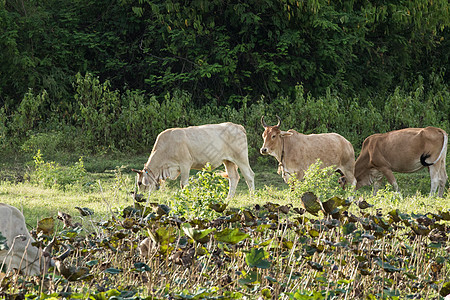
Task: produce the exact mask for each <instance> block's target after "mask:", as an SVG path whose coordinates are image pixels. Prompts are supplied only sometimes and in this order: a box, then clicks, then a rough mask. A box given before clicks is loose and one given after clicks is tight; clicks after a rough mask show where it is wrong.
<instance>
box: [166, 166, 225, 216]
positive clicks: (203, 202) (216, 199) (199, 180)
mask: <svg viewBox="0 0 450 300" xmlns="http://www.w3.org/2000/svg"><path fill="white" fill-rule="evenodd" d="M227 193H228V184H227V180H226V179H224V178H223V177H222V176H221V175H220V174H218V173H217V172H212V170H211V166H210V165H209V164H207V165H206V166H205V168H203V170H202V171H199V172H197V174H196V175H194V176H191V177H190V178H189V185H188V186H186V187H185V188H184V189H182V190H179V191H178V192H176V193H175V195H174V197H173V198H172V199H171V200H169V203H170V206H171V207H172V214H174V215H177V216H182V217H185V218H188V219H194V218H211V217H212V216H215V215H216V212H215V211H214V209H213V208H212V207H214V205H215V204H222V203H223V202H224V201H225V199H226V197H227Z"/></svg>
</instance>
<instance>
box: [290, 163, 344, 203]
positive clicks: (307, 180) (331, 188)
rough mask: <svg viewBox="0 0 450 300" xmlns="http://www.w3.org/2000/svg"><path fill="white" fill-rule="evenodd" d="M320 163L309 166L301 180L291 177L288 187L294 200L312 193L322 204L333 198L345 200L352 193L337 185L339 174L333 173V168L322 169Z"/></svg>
mask: <svg viewBox="0 0 450 300" xmlns="http://www.w3.org/2000/svg"><path fill="white" fill-rule="evenodd" d="M321 166H322V161H320V159H318V160H317V161H316V162H315V163H313V164H312V165H310V166H309V168H308V170H306V171H305V175H304V176H303V179H302V180H298V179H297V178H295V176H294V177H291V178H290V181H289V185H290V186H291V188H292V189H293V190H294V193H293V196H294V197H295V198H299V197H301V196H302V195H303V194H304V193H306V192H312V193H313V194H314V195H316V196H317V198H318V199H320V200H321V201H322V202H323V201H326V200H328V199H329V198H331V197H333V196H338V197H341V198H346V197H347V196H349V195H350V194H351V193H352V191H350V188H348V187H347V189H346V190H344V189H342V187H341V186H340V185H339V182H338V180H339V177H340V176H341V175H340V174H339V173H337V172H335V169H334V167H333V166H329V167H324V168H322V167H321Z"/></svg>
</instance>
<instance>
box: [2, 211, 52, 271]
mask: <svg viewBox="0 0 450 300" xmlns="http://www.w3.org/2000/svg"><path fill="white" fill-rule="evenodd" d="M0 233H1V235H2V236H3V237H5V238H6V245H7V249H4V250H0V270H4V271H6V272H8V271H12V270H14V269H15V270H20V271H21V273H22V274H24V275H38V274H41V273H43V272H46V271H47V269H48V266H49V263H50V262H51V259H50V258H49V257H48V256H47V255H44V252H43V251H42V249H40V248H37V247H35V246H33V245H32V244H31V243H33V242H34V239H33V238H32V237H31V235H30V233H29V232H28V230H27V227H26V225H25V218H24V216H23V214H22V213H21V212H20V211H19V210H18V209H17V208H15V207H13V206H10V205H8V204H4V203H0Z"/></svg>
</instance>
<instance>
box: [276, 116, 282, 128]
mask: <svg viewBox="0 0 450 300" xmlns="http://www.w3.org/2000/svg"><path fill="white" fill-rule="evenodd" d="M277 119H278V124H277V125H275V127H280V125H281V119H280V117H279V116H278V115H277Z"/></svg>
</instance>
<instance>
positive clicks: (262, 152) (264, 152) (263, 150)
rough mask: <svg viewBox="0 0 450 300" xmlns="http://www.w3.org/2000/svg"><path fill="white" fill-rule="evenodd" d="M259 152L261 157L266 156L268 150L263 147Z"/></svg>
mask: <svg viewBox="0 0 450 300" xmlns="http://www.w3.org/2000/svg"><path fill="white" fill-rule="evenodd" d="M259 152H261V154H262V155H267V154H269V150H267V148H265V147H263V148H261V149H260V150H259Z"/></svg>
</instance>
